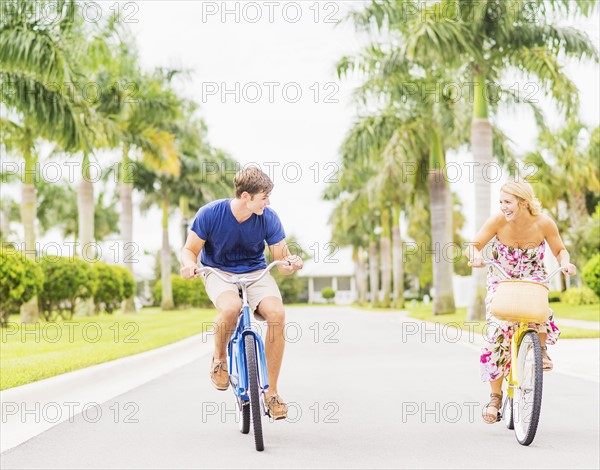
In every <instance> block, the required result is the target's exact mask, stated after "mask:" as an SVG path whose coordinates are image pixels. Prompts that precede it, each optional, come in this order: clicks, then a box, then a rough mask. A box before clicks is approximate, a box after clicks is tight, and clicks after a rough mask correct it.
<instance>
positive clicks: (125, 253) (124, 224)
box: [119, 144, 135, 313]
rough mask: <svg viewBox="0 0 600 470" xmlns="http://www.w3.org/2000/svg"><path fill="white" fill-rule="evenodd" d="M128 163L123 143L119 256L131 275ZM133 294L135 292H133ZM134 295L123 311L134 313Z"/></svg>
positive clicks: (131, 251)
mask: <svg viewBox="0 0 600 470" xmlns="http://www.w3.org/2000/svg"><path fill="white" fill-rule="evenodd" d="M128 163H129V144H123V158H122V160H121V171H120V172H119V179H120V188H119V189H120V196H121V214H120V216H119V225H120V226H121V243H122V244H123V247H122V249H121V256H122V257H123V258H122V259H123V265H124V266H125V267H126V268H127V269H129V271H130V272H131V274H132V275H133V274H134V272H133V253H134V246H133V205H132V202H131V195H132V192H133V183H132V182H131V181H129V174H128V173H127V167H128ZM134 295H135V292H134ZM134 295H132V296H131V297H130V298H128V299H125V300H124V301H123V304H122V306H121V308H122V311H123V313H135V302H134V301H133V298H134Z"/></svg>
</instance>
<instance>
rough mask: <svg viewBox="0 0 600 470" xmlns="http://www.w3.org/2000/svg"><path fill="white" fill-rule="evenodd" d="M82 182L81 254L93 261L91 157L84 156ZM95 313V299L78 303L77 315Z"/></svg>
mask: <svg viewBox="0 0 600 470" xmlns="http://www.w3.org/2000/svg"><path fill="white" fill-rule="evenodd" d="M81 176H82V178H81V183H80V184H79V189H78V191H77V212H78V224H79V243H80V247H81V250H80V252H79V255H80V256H81V258H82V259H83V260H84V261H87V262H88V263H93V262H94V260H95V259H96V257H97V251H96V246H95V244H94V185H93V183H92V181H91V178H90V166H89V157H88V156H87V155H84V156H83V166H82V172H81ZM93 314H94V299H93V298H89V299H86V300H83V301H80V302H79V303H78V305H77V315H79V316H91V315H93Z"/></svg>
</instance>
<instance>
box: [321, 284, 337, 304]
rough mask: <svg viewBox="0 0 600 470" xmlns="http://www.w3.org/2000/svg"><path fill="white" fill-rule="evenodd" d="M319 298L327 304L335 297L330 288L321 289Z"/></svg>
mask: <svg viewBox="0 0 600 470" xmlns="http://www.w3.org/2000/svg"><path fill="white" fill-rule="evenodd" d="M321 297H323V298H324V299H325V300H326V301H327V302H328V303H329V302H330V301H332V300H333V298H334V297H335V291H334V290H333V288H332V287H323V289H321Z"/></svg>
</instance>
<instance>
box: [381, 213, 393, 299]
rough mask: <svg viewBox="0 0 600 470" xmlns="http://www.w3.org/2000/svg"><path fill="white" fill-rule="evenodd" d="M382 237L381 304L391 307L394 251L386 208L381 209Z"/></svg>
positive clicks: (388, 214)
mask: <svg viewBox="0 0 600 470" xmlns="http://www.w3.org/2000/svg"><path fill="white" fill-rule="evenodd" d="M381 227H382V232H381V239H380V240H379V246H380V248H379V249H380V251H381V290H382V295H383V300H382V303H381V306H382V307H384V308H389V307H390V306H391V298H390V296H391V291H392V253H391V244H392V242H391V240H390V237H391V234H390V211H389V209H387V208H385V209H383V210H382V211H381Z"/></svg>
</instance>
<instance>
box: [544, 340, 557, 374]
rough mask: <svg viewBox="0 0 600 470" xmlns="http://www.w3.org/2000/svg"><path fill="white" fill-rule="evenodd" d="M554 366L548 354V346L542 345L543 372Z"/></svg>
mask: <svg viewBox="0 0 600 470" xmlns="http://www.w3.org/2000/svg"><path fill="white" fill-rule="evenodd" d="M553 368H554V364H552V359H550V356H548V346H545V345H544V346H542V369H543V370H544V371H545V372H549V371H551V370H552V369H553Z"/></svg>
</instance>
